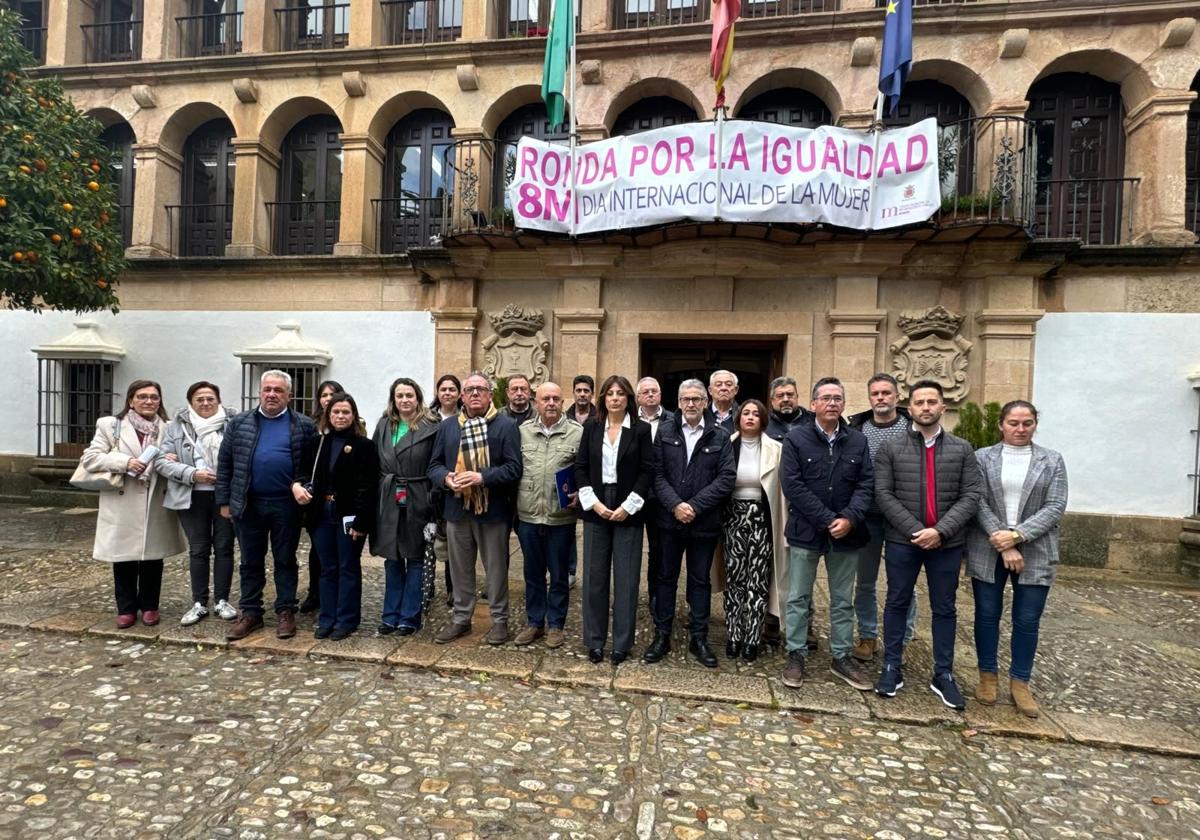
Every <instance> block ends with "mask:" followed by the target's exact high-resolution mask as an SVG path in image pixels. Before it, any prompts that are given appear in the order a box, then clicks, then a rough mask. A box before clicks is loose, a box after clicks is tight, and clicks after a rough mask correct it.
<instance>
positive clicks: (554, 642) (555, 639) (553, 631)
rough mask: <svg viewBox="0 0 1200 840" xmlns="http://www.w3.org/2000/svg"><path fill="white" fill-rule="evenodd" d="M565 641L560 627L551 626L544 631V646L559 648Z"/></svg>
mask: <svg viewBox="0 0 1200 840" xmlns="http://www.w3.org/2000/svg"><path fill="white" fill-rule="evenodd" d="M564 642H566V637H565V636H564V635H563V630H562V628H561V627H551V628H550V629H549V630H547V631H546V647H548V648H560V647H562V646H563V643H564Z"/></svg>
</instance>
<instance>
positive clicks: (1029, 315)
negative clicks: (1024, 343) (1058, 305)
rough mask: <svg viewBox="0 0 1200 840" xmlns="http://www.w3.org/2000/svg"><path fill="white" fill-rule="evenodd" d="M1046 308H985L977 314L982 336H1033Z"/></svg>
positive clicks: (976, 317) (980, 335)
mask: <svg viewBox="0 0 1200 840" xmlns="http://www.w3.org/2000/svg"><path fill="white" fill-rule="evenodd" d="M1045 314H1046V310H1044V309H985V310H983V311H982V312H980V313H979V314H978V315H976V316H975V320H976V322H978V323H979V325H980V329H979V333H978V335H979V337H980V338H1032V337H1033V335H1034V333H1035V331H1036V329H1037V322H1038V321H1040V320H1042V316H1043V315H1045Z"/></svg>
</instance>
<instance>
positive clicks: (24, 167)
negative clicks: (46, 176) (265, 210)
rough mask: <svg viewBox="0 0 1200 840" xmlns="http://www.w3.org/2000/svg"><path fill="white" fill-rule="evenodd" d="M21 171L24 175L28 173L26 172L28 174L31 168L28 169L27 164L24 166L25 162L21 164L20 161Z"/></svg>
mask: <svg viewBox="0 0 1200 840" xmlns="http://www.w3.org/2000/svg"><path fill="white" fill-rule="evenodd" d="M21 171H22V172H24V173H25V174H26V175H28V174H29V173H30V172H32V171H33V170H32V169H30V168H29V167H28V166H26V165H25V164H23V163H22V164H21Z"/></svg>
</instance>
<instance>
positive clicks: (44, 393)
mask: <svg viewBox="0 0 1200 840" xmlns="http://www.w3.org/2000/svg"><path fill="white" fill-rule="evenodd" d="M114 367H115V364H114V363H113V362H110V361H104V360H95V359H45V358H41V359H38V456H39V457H42V458H78V457H79V456H80V455H82V454H83V450H84V449H85V448H86V447H87V445H88V444H89V443H91V440H92V435H93V434H94V433H95V430H96V421H97V420H99V419H100V418H101V417H107V416H110V415H112V414H113V412H114V406H116V405H118V395H117V394H115V393H114V392H113V368H114Z"/></svg>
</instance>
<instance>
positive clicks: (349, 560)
mask: <svg viewBox="0 0 1200 840" xmlns="http://www.w3.org/2000/svg"><path fill="white" fill-rule="evenodd" d="M324 505H325V506H324V509H323V510H322V511H321V520H320V522H318V523H317V527H316V528H314V529H313V541H314V542H315V543H316V546H317V555H318V556H319V557H320V558H321V612H320V613H319V614H318V615H317V626H318V627H327V628H330V629H333V628H341V629H343V630H357V629H358V623H359V621H360V615H361V613H362V566H361V565H360V563H359V559H360V558H361V557H362V551H363V543H364V542H365V540H361V539H359V540H356V539H353V538H352V537H351V536H350V535H349V534H347V533H346V532H345V531H343V530H342V517H341V516H339V515H338V512H337V510H336V507H335V505H336V503H335V502H325V503H324Z"/></svg>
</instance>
